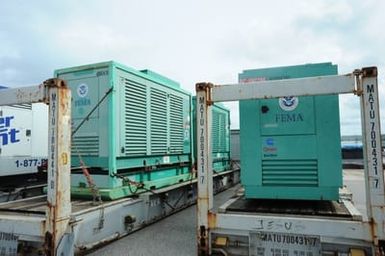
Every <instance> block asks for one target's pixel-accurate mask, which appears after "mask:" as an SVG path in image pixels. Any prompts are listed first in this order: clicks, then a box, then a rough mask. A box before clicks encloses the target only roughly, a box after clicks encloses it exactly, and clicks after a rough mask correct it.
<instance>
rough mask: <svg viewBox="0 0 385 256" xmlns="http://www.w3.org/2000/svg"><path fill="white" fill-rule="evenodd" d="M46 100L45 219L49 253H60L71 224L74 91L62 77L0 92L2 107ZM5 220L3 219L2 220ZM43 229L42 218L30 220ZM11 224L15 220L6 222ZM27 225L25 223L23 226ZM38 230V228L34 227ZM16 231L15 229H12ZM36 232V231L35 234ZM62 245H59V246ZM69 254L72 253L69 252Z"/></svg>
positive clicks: (46, 245) (46, 246) (69, 240)
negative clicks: (47, 112)
mask: <svg viewBox="0 0 385 256" xmlns="http://www.w3.org/2000/svg"><path fill="white" fill-rule="evenodd" d="M36 102H45V103H49V104H50V108H49V147H48V156H49V159H48V187H47V206H48V207H47V211H46V220H44V224H45V227H44V230H45V234H44V235H45V248H46V254H48V255H57V253H58V252H57V251H56V250H57V248H68V247H70V248H71V246H72V247H73V245H69V246H67V245H63V244H61V245H60V243H61V242H62V241H64V242H66V241H68V242H71V239H63V238H64V237H65V234H66V232H67V231H69V230H67V229H68V228H69V226H68V224H69V219H70V214H71V203H70V195H71V193H70V143H71V105H70V104H71V91H70V89H69V88H68V87H67V86H66V84H65V82H64V81H63V80H60V79H50V80H47V81H45V82H44V83H43V84H41V85H38V86H32V87H24V88H17V89H5V90H2V91H1V92H0V106H1V105H13V104H24V103H36ZM0 221H4V219H2V220H0ZM31 223H33V225H39V227H40V229H41V228H42V223H41V218H39V219H38V220H36V219H34V220H31ZM6 226H9V227H12V226H14V223H13V222H12V221H10V223H8V224H6ZM21 227H22V228H24V226H23V225H21ZM31 230H33V233H35V232H36V231H37V230H39V229H37V230H36V229H31ZM10 232H14V231H12V230H11V231H10ZM35 234H36V233H35ZM40 235H41V234H40ZM59 245H60V246H59ZM68 255H71V253H70V254H68Z"/></svg>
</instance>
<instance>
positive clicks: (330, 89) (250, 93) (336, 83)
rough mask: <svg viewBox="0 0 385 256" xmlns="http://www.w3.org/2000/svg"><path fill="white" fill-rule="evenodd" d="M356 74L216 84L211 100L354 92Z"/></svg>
mask: <svg viewBox="0 0 385 256" xmlns="http://www.w3.org/2000/svg"><path fill="white" fill-rule="evenodd" d="M355 91H356V88H355V77H354V74H347V75H339V76H320V77H311V78H298V79H286V80H270V81H259V82H254V83H240V84H230V85H214V86H213V88H212V91H211V94H210V95H211V100H212V101H213V102H218V101H238V100H247V99H269V98H279V97H284V96H288V95H291V96H306V95H322V94H340V93H354V92H355Z"/></svg>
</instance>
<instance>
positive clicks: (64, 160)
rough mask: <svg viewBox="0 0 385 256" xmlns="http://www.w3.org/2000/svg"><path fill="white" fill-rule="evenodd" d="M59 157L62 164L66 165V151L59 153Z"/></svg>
mask: <svg viewBox="0 0 385 256" xmlns="http://www.w3.org/2000/svg"><path fill="white" fill-rule="evenodd" d="M61 159H62V164H63V165H66V164H67V163H68V155H67V153H62V154H61Z"/></svg>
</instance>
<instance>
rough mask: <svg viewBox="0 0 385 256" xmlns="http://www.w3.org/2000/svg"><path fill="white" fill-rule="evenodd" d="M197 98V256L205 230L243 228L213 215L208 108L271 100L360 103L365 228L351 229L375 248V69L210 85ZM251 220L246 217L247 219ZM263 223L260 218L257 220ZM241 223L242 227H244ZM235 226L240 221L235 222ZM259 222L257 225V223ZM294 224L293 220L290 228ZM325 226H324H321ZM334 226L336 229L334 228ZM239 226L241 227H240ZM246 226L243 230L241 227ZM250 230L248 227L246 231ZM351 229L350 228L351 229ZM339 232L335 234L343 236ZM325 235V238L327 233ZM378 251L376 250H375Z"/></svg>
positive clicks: (380, 213)
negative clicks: (342, 98) (346, 97)
mask: <svg viewBox="0 0 385 256" xmlns="http://www.w3.org/2000/svg"><path fill="white" fill-rule="evenodd" d="M196 92H197V110H198V111H197V116H196V120H197V124H198V126H197V138H198V139H197V142H198V154H197V158H198V159H197V162H198V204H197V215H198V226H197V228H198V232H197V234H198V241H197V242H198V255H210V254H211V244H210V239H209V236H210V229H214V228H215V227H217V226H218V223H220V224H223V226H225V227H227V228H236V227H238V229H239V228H240V227H242V226H243V227H244V228H245V229H247V226H245V224H242V222H239V223H236V224H234V223H231V224H230V222H231V221H229V220H227V219H226V218H225V216H223V218H219V216H220V214H216V213H214V212H213V211H212V208H213V191H212V171H211V166H212V165H211V162H212V160H211V149H210V147H211V138H210V136H211V132H210V129H211V128H210V124H211V106H212V104H213V103H214V102H221V101H238V100H247V99H270V98H279V97H284V96H288V95H290V96H307V95H324V94H343V93H354V94H355V95H357V96H359V97H360V99H361V122H362V132H363V145H364V152H365V153H364V165H365V185H366V191H367V200H366V204H367V215H368V222H366V223H362V225H361V224H357V223H356V224H354V225H356V226H355V227H356V228H360V229H362V231H361V232H359V231H357V230H356V231H355V232H358V233H359V234H356V235H355V236H354V237H355V238H356V239H364V240H366V241H371V242H372V243H373V245H374V246H376V247H377V246H378V245H379V241H383V240H385V233H384V228H385V214H384V213H385V212H384V206H385V197H384V174H383V169H382V168H383V167H382V166H383V165H382V155H381V152H382V148H381V132H380V113H379V99H378V86H377V68H376V67H368V68H362V69H361V70H355V71H354V72H352V73H350V74H346V75H336V76H322V77H311V78H301V79H289V80H274V81H260V82H255V83H247V84H242V83H240V84H231V85H213V84H211V83H198V84H196ZM248 218H251V216H248ZM262 218H263V217H262ZM246 219H247V218H246V217H245V218H244V219H243V220H245V223H247V220H246ZM240 220H242V219H241V218H240ZM261 220H262V219H261ZM295 221H298V220H296V219H293V223H294V222H295ZM324 221H325V220H324ZM336 224H337V223H336ZM234 225H235V226H234ZM239 225H240V226H239ZM246 225H247V224H246ZM349 225H350V226H348V224H346V223H343V224H342V225H341V227H342V228H347V227H349V228H348V229H349V230H348V229H346V230H345V231H346V232H352V230H351V228H350V227H351V225H352V224H351V223H349ZM249 228H250V227H249ZM353 229H354V228H353ZM345 231H343V230H340V231H339V232H337V233H338V234H339V235H344V232H345ZM329 233H330V232H329ZM377 250H378V248H377Z"/></svg>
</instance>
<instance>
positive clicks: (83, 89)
mask: <svg viewBox="0 0 385 256" xmlns="http://www.w3.org/2000/svg"><path fill="white" fill-rule="evenodd" d="M76 91H77V93H78V95H79V97H81V98H84V97H86V96H87V94H88V85H86V84H79V85H78V88H77V90H76Z"/></svg>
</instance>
